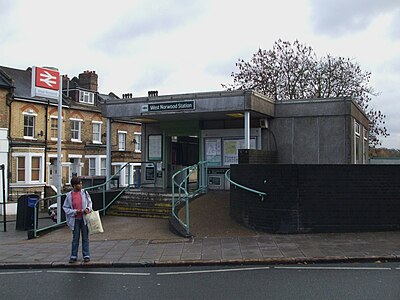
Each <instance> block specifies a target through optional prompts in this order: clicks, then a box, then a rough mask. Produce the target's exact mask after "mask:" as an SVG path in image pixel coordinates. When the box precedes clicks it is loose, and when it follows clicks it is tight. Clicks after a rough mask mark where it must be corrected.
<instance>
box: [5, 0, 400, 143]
mask: <svg viewBox="0 0 400 300" xmlns="http://www.w3.org/2000/svg"><path fill="white" fill-rule="evenodd" d="M0 7H1V9H0V39H1V41H2V43H0V65H5V66H10V67H14V68H20V69H26V68H27V67H29V66H32V65H39V66H41V65H42V66H43V65H46V66H55V67H58V68H59V69H60V71H61V72H62V73H67V74H68V75H69V76H70V77H73V76H77V75H78V74H79V73H80V72H82V71H83V70H95V71H96V72H97V74H99V90H100V92H102V93H109V92H111V91H112V92H115V93H116V94H117V95H121V94H122V93H133V94H134V95H135V96H143V95H146V94H147V91H148V90H150V89H152V90H159V92H160V94H172V93H187V92H196V91H199V92H200V91H209V90H221V85H220V84H221V83H230V82H231V77H230V74H231V72H232V71H236V67H235V63H236V62H237V59H238V58H243V59H245V60H249V59H250V58H251V56H252V54H253V53H255V52H256V51H257V49H258V48H263V49H270V48H271V47H272V45H273V43H274V41H276V40H277V39H279V38H281V39H283V40H289V41H293V40H295V39H298V40H299V41H301V42H302V43H306V44H307V45H310V46H312V47H313V48H314V50H315V52H316V53H317V54H318V55H321V56H322V55H325V54H327V53H330V54H332V55H335V56H345V57H352V58H354V59H355V60H356V61H358V62H359V63H360V64H361V67H362V68H363V69H364V70H368V71H371V72H372V83H373V85H374V87H375V89H376V90H377V91H379V92H381V95H380V96H379V97H376V98H375V99H374V100H373V102H374V103H373V104H374V106H375V107H377V108H380V109H382V110H383V112H384V113H385V114H386V115H387V127H388V130H389V132H390V133H391V134H392V136H391V138H390V139H387V143H388V145H389V144H390V145H391V146H396V147H398V148H400V139H399V137H400V128H399V127H398V125H397V124H398V122H397V121H396V115H397V112H399V110H400V107H398V105H397V99H396V98H397V95H399V94H400V84H399V81H400V79H399V77H398V74H399V71H400V66H399V65H398V61H399V55H398V53H400V29H399V28H400V3H399V1H398V0H381V1H372V0H353V1H348V0H347V1H345V0H325V1H319V0H298V1H292V0H281V1H273V0H247V1H245V2H243V1H235V0H230V1H228V0H217V1H215V0H195V1H186V0H164V1H162V0H132V1H125V0H114V1H112V2H105V1H98V0H85V1H78V0H70V1H68V2H65V3H62V4H60V2H58V1H54V0H35V1H30V0H13V1H8V0H0Z"/></svg>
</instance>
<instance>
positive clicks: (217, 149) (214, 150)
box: [204, 138, 221, 166]
mask: <svg viewBox="0 0 400 300" xmlns="http://www.w3.org/2000/svg"><path fill="white" fill-rule="evenodd" d="M204 148H205V152H206V156H205V159H206V161H207V162H208V163H209V165H210V166H220V165H221V139H220V138H215V139H206V140H205V145H204Z"/></svg>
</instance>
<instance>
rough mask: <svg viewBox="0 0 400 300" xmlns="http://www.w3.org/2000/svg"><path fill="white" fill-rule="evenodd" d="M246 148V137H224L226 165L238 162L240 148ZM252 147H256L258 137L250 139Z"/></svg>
mask: <svg viewBox="0 0 400 300" xmlns="http://www.w3.org/2000/svg"><path fill="white" fill-rule="evenodd" d="M239 149H245V146H244V139H224V166H226V165H231V164H237V163H238V161H239V156H238V152H239V151H238V150H239ZM250 149H256V139H255V138H251V139H250Z"/></svg>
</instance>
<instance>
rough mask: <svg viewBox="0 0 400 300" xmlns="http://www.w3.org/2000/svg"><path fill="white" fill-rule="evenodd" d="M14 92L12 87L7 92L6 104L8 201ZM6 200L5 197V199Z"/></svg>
mask: <svg viewBox="0 0 400 300" xmlns="http://www.w3.org/2000/svg"><path fill="white" fill-rule="evenodd" d="M13 94H14V88H11V91H10V93H8V94H7V96H6V104H7V105H8V107H9V111H8V133H7V138H8V155H7V170H5V172H7V173H6V174H7V183H6V184H7V202H8V201H9V199H8V195H9V194H10V174H11V169H10V168H11V164H10V162H11V104H12V102H13V101H14V99H13V96H12V95H13ZM3 201H5V199H3Z"/></svg>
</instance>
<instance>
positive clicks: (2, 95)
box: [0, 87, 9, 128]
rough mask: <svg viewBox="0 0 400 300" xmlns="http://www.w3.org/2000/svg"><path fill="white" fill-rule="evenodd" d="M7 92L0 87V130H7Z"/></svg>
mask: <svg viewBox="0 0 400 300" xmlns="http://www.w3.org/2000/svg"><path fill="white" fill-rule="evenodd" d="M7 93H8V90H5V89H2V88H1V87H0V128H8V114H9V107H8V106H7Z"/></svg>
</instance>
